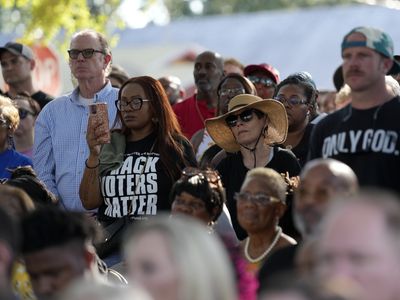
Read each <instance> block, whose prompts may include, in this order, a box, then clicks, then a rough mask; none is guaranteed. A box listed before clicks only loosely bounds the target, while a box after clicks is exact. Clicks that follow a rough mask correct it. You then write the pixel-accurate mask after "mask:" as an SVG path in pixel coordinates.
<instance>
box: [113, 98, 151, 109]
mask: <svg viewBox="0 0 400 300" xmlns="http://www.w3.org/2000/svg"><path fill="white" fill-rule="evenodd" d="M149 101H150V100H148V99H142V98H139V97H138V98H131V100H121V99H118V100H117V101H115V106H116V107H117V108H118V110H119V111H127V110H128V107H130V108H131V109H133V110H140V109H141V108H142V105H143V102H149Z"/></svg>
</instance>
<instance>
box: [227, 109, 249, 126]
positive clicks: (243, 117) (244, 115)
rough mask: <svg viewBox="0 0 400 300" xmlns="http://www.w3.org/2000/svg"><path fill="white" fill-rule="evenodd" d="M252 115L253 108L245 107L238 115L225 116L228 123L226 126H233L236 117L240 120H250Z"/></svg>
mask: <svg viewBox="0 0 400 300" xmlns="http://www.w3.org/2000/svg"><path fill="white" fill-rule="evenodd" d="M253 117H254V109H246V110H245V111H242V112H241V113H240V114H238V115H230V116H227V117H226V118H225V123H226V125H228V127H235V126H236V124H237V122H238V119H239V118H240V120H241V121H242V122H246V123H247V122H250V121H251V120H252V119H253Z"/></svg>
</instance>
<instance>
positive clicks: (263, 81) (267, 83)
mask: <svg viewBox="0 0 400 300" xmlns="http://www.w3.org/2000/svg"><path fill="white" fill-rule="evenodd" d="M247 78H248V79H249V80H250V81H251V82H252V83H254V84H258V83H261V84H262V85H264V86H266V87H275V82H274V81H273V80H272V79H270V78H265V77H258V76H247Z"/></svg>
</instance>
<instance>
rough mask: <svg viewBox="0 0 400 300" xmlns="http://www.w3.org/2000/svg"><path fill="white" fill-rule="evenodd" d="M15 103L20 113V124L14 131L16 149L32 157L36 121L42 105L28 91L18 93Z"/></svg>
mask: <svg viewBox="0 0 400 300" xmlns="http://www.w3.org/2000/svg"><path fill="white" fill-rule="evenodd" d="M14 103H15V104H16V106H17V108H18V113H19V125H18V127H17V129H16V130H15V132H14V143H15V149H16V150H17V151H18V152H20V153H22V154H24V155H26V156H28V157H29V158H32V152H33V139H34V132H35V121H36V118H37V116H38V114H39V112H40V106H39V104H38V103H37V102H36V101H35V100H33V99H32V98H31V97H30V96H29V95H28V94H26V93H23V94H19V95H17V96H16V97H15V98H14Z"/></svg>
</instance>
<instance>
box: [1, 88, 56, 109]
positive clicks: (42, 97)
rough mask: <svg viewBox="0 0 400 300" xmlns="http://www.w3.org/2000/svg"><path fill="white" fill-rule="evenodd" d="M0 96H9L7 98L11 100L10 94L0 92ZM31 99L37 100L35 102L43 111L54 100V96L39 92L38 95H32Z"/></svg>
mask: <svg viewBox="0 0 400 300" xmlns="http://www.w3.org/2000/svg"><path fill="white" fill-rule="evenodd" d="M0 94H3V95H4V96H7V97H9V98H11V97H10V95H9V94H8V93H2V92H1V91H0ZM31 98H32V99H33V100H35V101H36V102H37V103H38V104H39V106H40V109H43V107H44V106H45V105H46V104H47V103H49V102H50V101H51V100H53V99H54V97H53V96H50V95H49V94H46V93H45V92H42V91H37V92H36V93H34V94H32V95H31ZM11 99H12V98H11Z"/></svg>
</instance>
